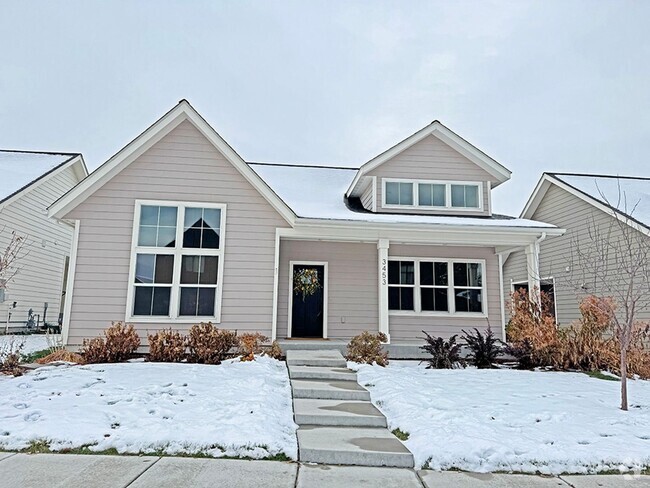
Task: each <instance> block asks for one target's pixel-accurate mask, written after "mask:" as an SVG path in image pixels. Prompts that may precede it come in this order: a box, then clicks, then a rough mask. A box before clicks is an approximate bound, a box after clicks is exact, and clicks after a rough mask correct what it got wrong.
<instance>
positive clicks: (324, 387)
mask: <svg viewBox="0 0 650 488" xmlns="http://www.w3.org/2000/svg"><path fill="white" fill-rule="evenodd" d="M291 388H292V389H293V397H294V398H319V399H321V400H364V401H370V393H369V392H368V390H366V389H365V388H364V387H362V386H361V385H359V384H358V383H356V382H354V381H338V380H292V381H291Z"/></svg>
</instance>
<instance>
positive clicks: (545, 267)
mask: <svg viewBox="0 0 650 488" xmlns="http://www.w3.org/2000/svg"><path fill="white" fill-rule="evenodd" d="M532 218H533V219H534V220H540V221H542V222H548V223H550V224H554V225H556V226H558V227H561V228H564V229H566V230H567V232H566V234H565V235H564V236H562V237H554V238H551V239H547V240H545V241H543V242H542V243H541V244H540V259H539V261H540V275H541V277H542V278H546V277H553V278H555V299H556V309H557V313H558V322H559V323H560V325H569V324H570V323H571V322H572V321H574V320H577V319H579V318H580V310H579V308H578V305H579V301H580V299H581V298H582V296H584V294H583V293H579V292H578V291H577V290H576V287H575V282H576V280H577V281H580V279H579V276H578V273H579V270H574V271H573V272H571V271H569V272H567V267H570V266H571V247H572V242H575V241H576V240H578V241H579V242H582V243H585V242H590V240H591V239H590V237H589V230H590V228H593V227H594V225H595V226H596V227H597V228H600V229H602V230H604V231H608V232H609V231H611V232H612V235H613V240H614V242H615V240H616V239H617V238H618V236H619V235H620V230H619V229H618V225H617V224H616V223H615V219H614V217H612V216H611V215H609V214H607V213H605V212H603V211H602V210H600V209H597V208H595V207H593V206H592V205H590V204H589V203H587V202H585V201H584V200H582V199H580V198H578V197H576V196H574V195H572V194H571V193H569V192H567V191H566V190H564V189H562V188H559V187H558V186H555V185H551V186H550V188H549V189H548V191H547V192H546V195H544V198H543V199H542V201H541V203H540V205H539V207H538V208H537V210H536V211H535V213H534V214H533V216H532ZM617 268H618V266H617V265H616V264H615V263H611V264H610V267H609V269H612V270H615V269H617ZM525 279H527V270H526V257H525V254H524V252H523V251H521V252H517V253H513V254H512V255H511V256H510V257H509V258H508V259H507V260H506V262H505V265H504V287H505V288H506V292H507V293H509V292H510V284H511V281H512V280H514V281H520V280H525ZM590 291H592V292H593V291H596V290H590ZM640 319H641V320H648V319H650V311H645V312H644V313H643V314H641V316H640Z"/></svg>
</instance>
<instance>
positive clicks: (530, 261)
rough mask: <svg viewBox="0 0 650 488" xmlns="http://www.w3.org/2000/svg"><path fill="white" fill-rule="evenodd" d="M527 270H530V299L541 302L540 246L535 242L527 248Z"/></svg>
mask: <svg viewBox="0 0 650 488" xmlns="http://www.w3.org/2000/svg"><path fill="white" fill-rule="evenodd" d="M526 268H527V269H528V293H529V294H530V299H531V300H533V301H534V302H537V303H538V302H539V298H540V295H539V288H540V279H539V244H538V243H537V242H534V243H533V244H528V245H527V246H526Z"/></svg>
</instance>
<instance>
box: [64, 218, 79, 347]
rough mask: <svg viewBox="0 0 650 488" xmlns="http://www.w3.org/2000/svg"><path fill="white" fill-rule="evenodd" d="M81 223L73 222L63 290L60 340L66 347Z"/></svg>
mask: <svg viewBox="0 0 650 488" xmlns="http://www.w3.org/2000/svg"><path fill="white" fill-rule="evenodd" d="M80 227H81V222H80V221H79V220H76V221H75V222H74V234H73V236H72V247H71V249H70V263H69V264H68V283H67V285H66V290H65V298H66V300H65V308H64V309H63V322H62V326H61V340H62V343H63V345H64V346H67V345H68V338H69V337H70V316H71V313H72V304H73V300H74V278H75V272H76V269H77V253H78V252H79V251H78V249H79V228H80Z"/></svg>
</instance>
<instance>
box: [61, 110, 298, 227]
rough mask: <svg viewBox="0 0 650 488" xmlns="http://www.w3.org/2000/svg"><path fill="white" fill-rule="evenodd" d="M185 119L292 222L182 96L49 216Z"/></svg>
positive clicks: (267, 189) (289, 213) (91, 190)
mask: <svg viewBox="0 0 650 488" xmlns="http://www.w3.org/2000/svg"><path fill="white" fill-rule="evenodd" d="M185 120H188V121H189V122H191V123H192V125H194V127H196V129H198V130H199V131H200V132H201V133H202V134H203V135H204V136H205V137H206V138H207V139H208V140H209V141H210V142H211V143H212V144H213V145H214V147H215V148H216V149H217V150H218V151H219V152H221V153H222V154H223V155H224V156H225V157H226V159H228V161H229V162H230V163H231V164H232V165H233V166H234V167H235V168H236V169H237V170H238V171H239V172H240V173H241V175H242V176H243V177H244V178H245V179H246V180H247V181H248V182H249V183H250V184H251V185H253V187H254V188H255V189H256V190H257V191H258V192H259V193H260V194H261V195H262V196H263V197H264V198H265V199H266V200H267V201H268V202H269V203H270V204H271V206H273V208H274V209H275V210H276V211H277V212H278V213H280V215H282V217H283V218H284V219H285V220H286V221H287V222H288V223H289V224H293V222H294V219H295V213H294V212H293V211H292V210H291V209H290V208H289V207H288V206H287V204H286V203H284V202H283V201H282V199H281V198H280V197H278V196H277V195H276V194H275V193H274V192H273V190H271V188H270V187H269V186H268V185H267V184H266V183H265V182H264V180H262V178H260V177H259V175H258V174H257V173H255V171H253V170H252V169H251V168H250V167H249V166H248V165H247V164H246V162H245V161H244V160H243V159H242V158H241V157H240V156H239V154H237V153H236V152H235V151H234V150H233V149H232V147H230V146H229V145H228V143H227V142H226V141H225V140H224V139H223V138H222V137H221V136H220V135H219V134H218V133H217V132H216V131H215V130H214V129H213V128H212V127H211V126H210V125H209V124H208V123H207V122H206V121H205V119H204V118H203V117H201V115H200V114H199V113H198V112H197V111H196V110H195V109H194V107H192V106H191V105H190V104H189V103H188V102H187V101H186V100H181V101H180V102H179V103H178V104H177V105H176V106H175V107H174V108H173V109H171V110H170V111H169V112H167V113H166V114H165V115H163V116H162V117H161V118H160V119H158V121H156V122H155V123H154V124H153V125H152V126H150V127H149V128H148V129H147V130H145V131H144V132H143V133H142V134H140V135H139V136H138V137H136V138H135V139H134V140H133V141H131V142H130V143H129V144H127V145H126V146H125V147H124V148H123V149H122V150H120V151H119V152H118V153H117V154H115V155H114V156H113V157H112V158H110V159H109V160H108V161H106V162H105V163H104V164H103V165H102V166H100V167H99V168H98V169H97V170H95V171H94V172H93V173H92V174H91V175H90V176H89V177H88V178H86V179H85V180H83V181H82V182H81V183H80V184H78V185H77V186H76V187H74V188H73V189H72V190H71V191H69V192H68V193H66V194H65V195H64V196H63V197H61V198H60V199H59V200H57V201H56V202H54V204H52V206H51V207H50V211H49V214H50V216H53V217H56V218H62V217H64V216H65V215H66V214H67V213H68V212H70V211H71V210H72V209H73V208H75V207H76V206H77V205H79V204H80V203H82V202H83V201H84V200H86V199H87V198H88V197H89V196H90V195H92V194H93V193H94V192H95V191H96V190H97V189H99V188H100V187H101V186H103V185H104V184H105V183H106V182H107V181H109V180H110V179H111V178H113V177H114V176H115V175H116V174H118V173H119V172H120V171H122V170H123V169H124V168H126V167H127V166H128V165H129V164H131V163H132V162H133V161H135V160H136V159H137V158H138V157H139V156H141V155H142V154H143V153H144V152H145V151H147V150H148V149H149V148H151V147H152V146H153V145H154V144H156V143H157V142H158V141H160V140H161V139H162V138H163V137H164V136H166V135H167V134H169V133H170V132H171V131H172V130H173V129H175V128H176V127H177V126H178V125H180V124H181V122H183V121H185Z"/></svg>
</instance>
